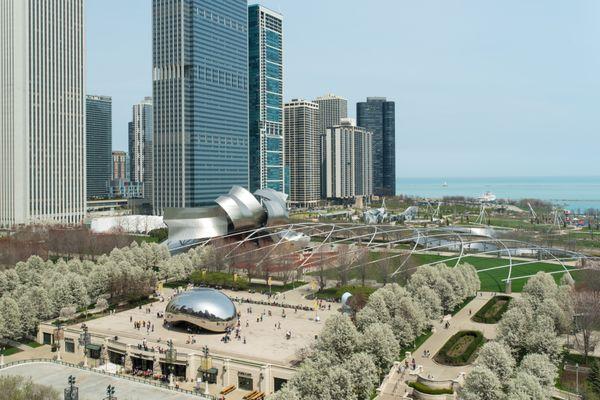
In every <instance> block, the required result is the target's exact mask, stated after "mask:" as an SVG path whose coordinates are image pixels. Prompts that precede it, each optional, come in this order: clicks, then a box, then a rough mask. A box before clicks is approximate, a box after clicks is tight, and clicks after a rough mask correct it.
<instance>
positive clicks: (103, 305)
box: [96, 297, 108, 310]
mask: <svg viewBox="0 0 600 400" xmlns="http://www.w3.org/2000/svg"><path fill="white" fill-rule="evenodd" d="M96 308H97V309H99V310H106V309H107V308H108V300H106V299H105V298H104V297H100V298H99V299H98V300H96Z"/></svg>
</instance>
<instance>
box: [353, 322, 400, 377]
mask: <svg viewBox="0 0 600 400" xmlns="http://www.w3.org/2000/svg"><path fill="white" fill-rule="evenodd" d="M359 348H360V350H361V351H364V352H365V353H367V354H368V355H370V356H371V358H372V359H373V360H374V362H375V366H376V367H377V372H378V374H379V376H380V377H381V376H383V375H384V374H385V373H386V372H387V371H388V370H389V369H390V367H391V366H392V364H393V363H394V360H395V359H396V358H397V357H398V354H399V353H400V345H399V344H398V341H396V337H395V336H394V332H393V331H392V328H391V327H390V326H389V325H386V324H383V323H381V322H377V323H374V324H371V325H369V326H368V327H367V328H366V329H365V331H364V332H363V334H362V336H361V338H360V342H359Z"/></svg>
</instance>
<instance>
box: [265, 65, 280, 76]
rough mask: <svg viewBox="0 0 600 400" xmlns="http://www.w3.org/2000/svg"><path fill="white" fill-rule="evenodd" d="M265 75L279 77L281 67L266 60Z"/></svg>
mask: <svg viewBox="0 0 600 400" xmlns="http://www.w3.org/2000/svg"><path fill="white" fill-rule="evenodd" d="M267 76H268V77H269V78H275V79H281V67H280V66H279V65H277V64H273V63H270V62H267Z"/></svg>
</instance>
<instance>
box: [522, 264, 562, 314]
mask: <svg viewBox="0 0 600 400" xmlns="http://www.w3.org/2000/svg"><path fill="white" fill-rule="evenodd" d="M556 290H557V286H556V282H555V281H554V278H552V276H551V275H550V274H547V273H545V272H542V271H540V272H538V273H537V274H535V275H534V276H532V277H531V278H529V280H528V281H527V283H526V284H525V286H523V294H524V295H526V296H527V297H528V298H529V300H530V301H531V302H532V304H533V306H534V308H537V306H539V305H540V304H541V303H542V302H543V301H544V300H545V299H548V298H554V297H555V296H556Z"/></svg>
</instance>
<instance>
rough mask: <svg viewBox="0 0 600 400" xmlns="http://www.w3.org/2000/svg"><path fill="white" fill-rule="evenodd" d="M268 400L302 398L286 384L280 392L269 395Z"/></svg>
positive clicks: (295, 399)
mask: <svg viewBox="0 0 600 400" xmlns="http://www.w3.org/2000/svg"><path fill="white" fill-rule="evenodd" d="M269 400H302V397H300V393H298V391H297V390H296V389H294V388H292V387H291V386H290V385H287V384H286V385H284V386H283V388H281V390H279V391H278V392H275V393H273V394H272V395H270V396H269Z"/></svg>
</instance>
